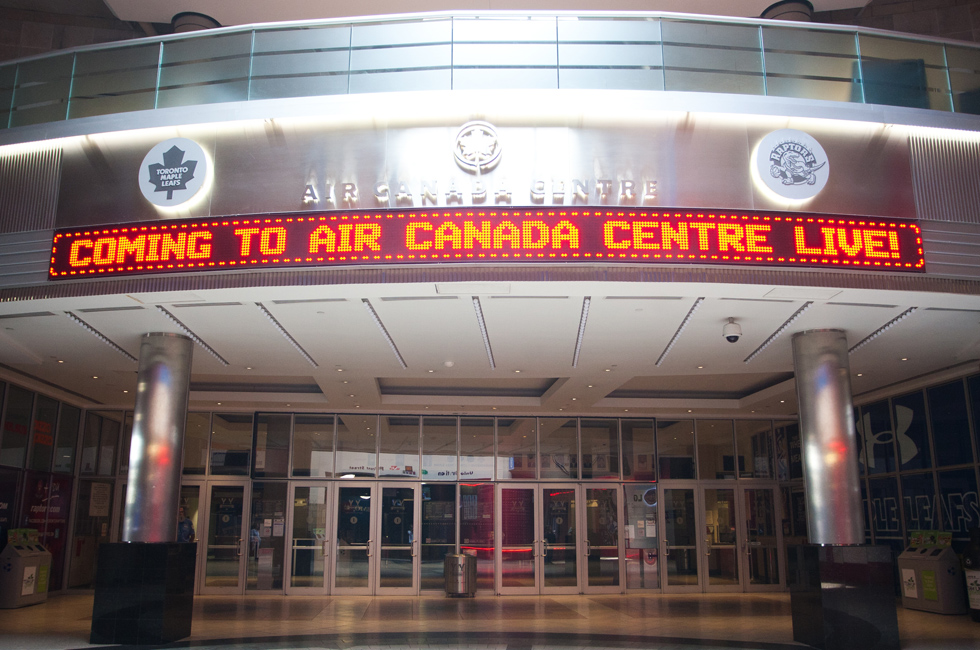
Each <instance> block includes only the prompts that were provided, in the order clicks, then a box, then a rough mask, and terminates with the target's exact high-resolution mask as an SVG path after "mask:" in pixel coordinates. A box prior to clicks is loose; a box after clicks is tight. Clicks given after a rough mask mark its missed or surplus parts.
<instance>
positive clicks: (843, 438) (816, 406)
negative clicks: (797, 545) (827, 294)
mask: <svg viewBox="0 0 980 650" xmlns="http://www.w3.org/2000/svg"><path fill="white" fill-rule="evenodd" d="M793 368H794V371H795V373H796V395H797V399H798V400H799V409H800V410H799V413H800V437H801V442H802V447H803V477H804V481H805V489H806V506H807V507H806V515H807V528H808V530H809V533H810V534H809V538H810V543H811V544H863V543H864V513H863V512H862V509H861V483H860V479H859V476H858V446H857V434H856V432H855V430H854V407H853V405H852V404H851V378H850V369H849V367H848V359H847V337H846V336H845V334H844V332H842V331H841V330H809V331H805V332H800V333H798V334H796V335H795V336H794V337H793Z"/></svg>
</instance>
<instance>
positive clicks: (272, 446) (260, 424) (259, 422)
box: [252, 413, 292, 477]
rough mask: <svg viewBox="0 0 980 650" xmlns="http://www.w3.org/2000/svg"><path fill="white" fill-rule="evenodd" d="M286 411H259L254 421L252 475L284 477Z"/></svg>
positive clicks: (286, 461) (287, 453) (285, 470)
mask: <svg viewBox="0 0 980 650" xmlns="http://www.w3.org/2000/svg"><path fill="white" fill-rule="evenodd" d="M291 424H292V418H291V417H290V415H289V414H288V413H259V414H258V415H257V416H256V421H255V468H254V469H253V473H252V476H254V477H262V476H282V477H285V476H286V473H287V472H288V468H289V429H290V426H291Z"/></svg>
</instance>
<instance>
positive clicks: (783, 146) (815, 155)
mask: <svg viewBox="0 0 980 650" xmlns="http://www.w3.org/2000/svg"><path fill="white" fill-rule="evenodd" d="M755 164H756V169H757V171H758V172H759V178H760V179H761V180H762V182H763V183H764V184H765V186H766V187H768V188H769V189H770V190H772V191H773V192H775V193H776V194H778V195H779V196H781V197H783V198H786V199H791V200H795V201H803V200H806V199H812V198H813V197H815V196H816V195H817V194H819V193H820V190H822V189H823V188H824V186H825V185H826V184H827V178H828V177H829V175H830V164H829V161H828V160H827V153H826V152H825V151H824V150H823V147H821V146H820V143H819V142H817V141H816V140H815V139H813V138H812V137H811V136H810V135H808V134H806V133H804V132H803V131H797V130H796V129H780V130H779V131H773V132H772V133H770V134H769V135H767V136H766V137H764V138H762V141H761V142H759V148H758V149H756V154H755Z"/></svg>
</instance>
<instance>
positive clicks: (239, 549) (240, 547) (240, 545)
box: [236, 537, 245, 557]
mask: <svg viewBox="0 0 980 650" xmlns="http://www.w3.org/2000/svg"><path fill="white" fill-rule="evenodd" d="M244 541H245V540H244V539H243V538H241V537H239V538H238V543H237V544H236V546H237V547H238V548H237V549H236V552H237V553H238V557H241V556H242V555H243V554H244V553H245V551H244V549H242V542H244Z"/></svg>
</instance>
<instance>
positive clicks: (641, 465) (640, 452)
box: [620, 420, 657, 481]
mask: <svg viewBox="0 0 980 650" xmlns="http://www.w3.org/2000/svg"><path fill="white" fill-rule="evenodd" d="M620 428H621V429H622V434H623V478H624V479H626V480H631V479H632V480H634V481H656V480H657V469H656V465H655V464H654V459H655V458H656V455H655V451H654V449H655V441H654V427H653V420H623V421H622V422H621V423H620Z"/></svg>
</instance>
